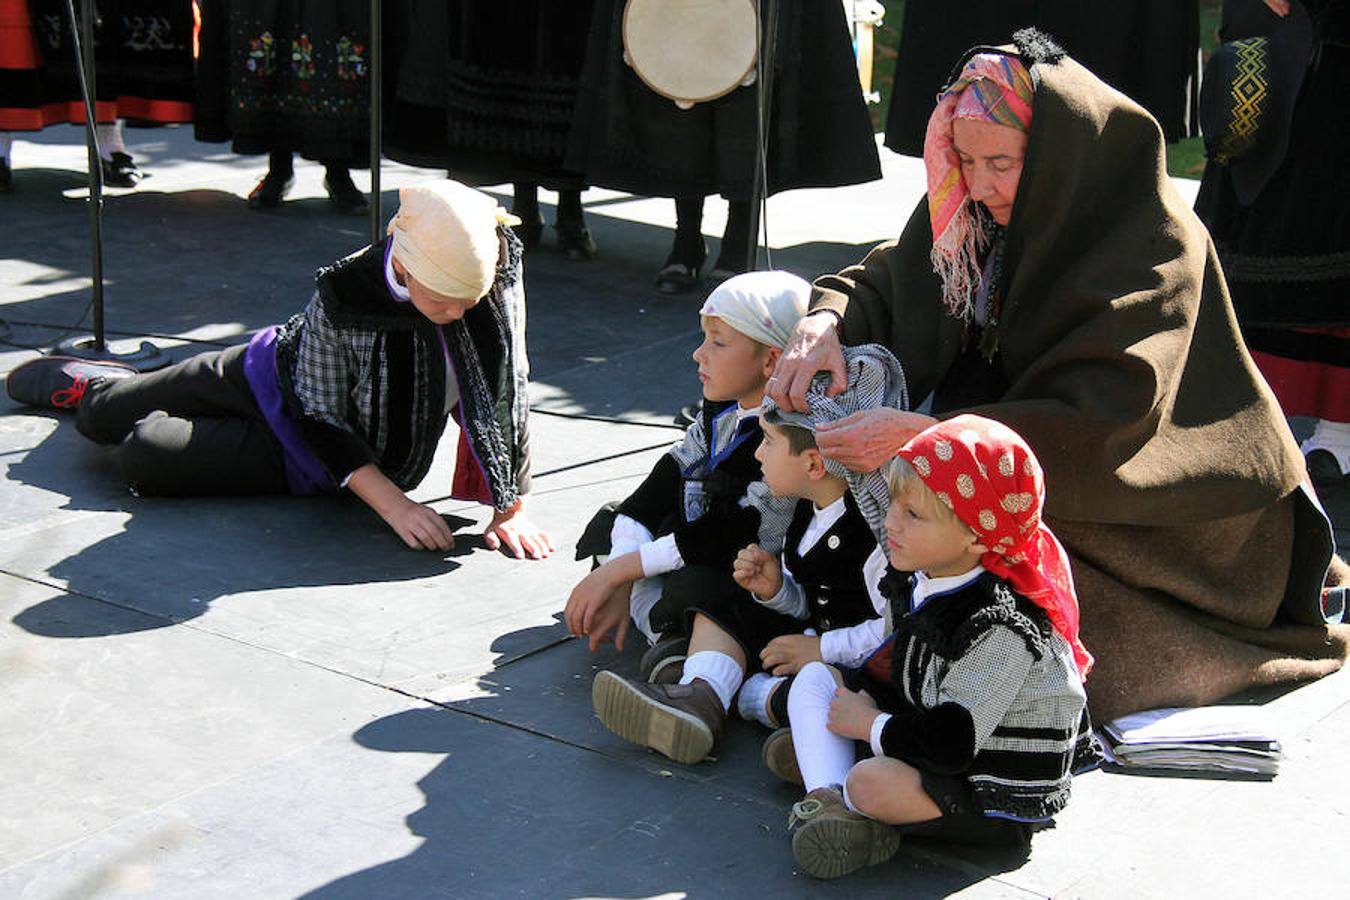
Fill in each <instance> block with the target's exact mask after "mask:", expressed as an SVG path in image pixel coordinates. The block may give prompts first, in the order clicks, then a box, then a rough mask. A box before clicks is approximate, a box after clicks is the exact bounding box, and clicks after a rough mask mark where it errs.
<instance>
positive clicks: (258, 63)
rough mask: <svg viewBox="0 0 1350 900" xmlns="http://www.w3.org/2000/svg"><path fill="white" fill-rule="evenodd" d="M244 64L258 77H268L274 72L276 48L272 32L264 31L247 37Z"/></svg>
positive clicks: (275, 67) (275, 68)
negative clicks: (253, 36) (255, 35)
mask: <svg viewBox="0 0 1350 900" xmlns="http://www.w3.org/2000/svg"><path fill="white" fill-rule="evenodd" d="M244 66H245V68H247V69H248V70H249V72H251V73H252V74H254V75H257V76H258V77H259V78H268V77H270V76H271V75H272V74H273V73H274V72H276V70H277V48H276V41H275V40H274V39H273V38H272V32H270V31H264V32H263V33H262V34H260V35H258V36H257V37H255V38H249V42H248V62H246V63H245V64H244Z"/></svg>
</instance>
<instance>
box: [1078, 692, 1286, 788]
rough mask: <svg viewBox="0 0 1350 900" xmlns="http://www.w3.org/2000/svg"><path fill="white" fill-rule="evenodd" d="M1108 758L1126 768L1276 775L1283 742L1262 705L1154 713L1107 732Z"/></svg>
mask: <svg viewBox="0 0 1350 900" xmlns="http://www.w3.org/2000/svg"><path fill="white" fill-rule="evenodd" d="M1102 736H1103V738H1104V740H1103V744H1104V745H1105V747H1106V751H1107V758H1108V760H1109V761H1110V762H1114V763H1116V764H1118V765H1120V766H1125V767H1128V768H1140V769H1165V770H1174V771H1185V772H1191V773H1194V774H1198V775H1203V774H1212V775H1225V774H1245V775H1265V776H1274V775H1275V774H1276V773H1277V772H1278V771H1279V768H1280V758H1281V752H1280V742H1279V741H1278V740H1276V738H1275V735H1274V734H1273V733H1272V729H1271V727H1270V721H1269V717H1268V716H1267V715H1266V712H1265V710H1264V709H1262V708H1261V707H1259V706H1199V707H1194V708H1175V707H1174V708H1169V709H1150V710H1147V711H1145V712H1140V713H1133V714H1131V715H1128V716H1121V717H1120V718H1119V719H1116V720H1115V721H1113V722H1111V723H1109V724H1108V725H1106V727H1105V728H1103V729H1102Z"/></svg>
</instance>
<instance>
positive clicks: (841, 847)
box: [788, 787, 900, 878]
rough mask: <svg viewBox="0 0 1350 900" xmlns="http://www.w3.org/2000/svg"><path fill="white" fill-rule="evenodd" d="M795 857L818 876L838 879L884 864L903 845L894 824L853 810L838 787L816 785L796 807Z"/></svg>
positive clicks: (790, 822)
mask: <svg viewBox="0 0 1350 900" xmlns="http://www.w3.org/2000/svg"><path fill="white" fill-rule="evenodd" d="M794 826H800V827H797V831H796V833H795V834H794V835H792V856H793V858H794V859H796V860H797V865H799V866H801V867H802V870H803V871H804V872H806V873H807V874H808V875H814V876H815V877H816V878H838V877H839V876H840V875H847V874H848V873H849V872H855V871H857V870H858V869H861V868H862V867H863V866H875V865H877V864H878V863H884V862H885V861H886V860H888V859H890V858H891V857H892V856H894V855H895V851H896V849H897V848H898V847H899V846H900V832H898V831H896V830H895V828H894V827H892V826H890V825H887V824H885V823H884V822H878V821H877V820H875V819H869V818H867V817H866V816H863V815H859V814H858V813H855V812H853V811H852V810H850V809H849V808H848V807H847V806H845V805H844V798H843V796H842V795H841V794H840V793H839V791H838V789H836V788H832V787H822V788H816V789H815V790H814V791H811V792H810V793H808V794H807V795H806V796H805V797H804V798H802V799H801V800H798V801H797V802H796V803H795V804H793V806H792V816H791V817H790V818H789V819H788V827H789V828H792V827H794Z"/></svg>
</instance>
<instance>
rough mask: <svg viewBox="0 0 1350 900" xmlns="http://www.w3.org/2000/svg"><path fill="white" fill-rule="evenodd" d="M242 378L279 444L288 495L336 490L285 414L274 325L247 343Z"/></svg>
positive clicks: (275, 327)
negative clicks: (288, 490)
mask: <svg viewBox="0 0 1350 900" xmlns="http://www.w3.org/2000/svg"><path fill="white" fill-rule="evenodd" d="M244 378H245V379H247V380H248V386H249V388H250V389H252V391H253V399H254V401H255V402H256V403H257V404H258V409H259V410H260V411H261V412H262V415H263V419H264V420H266V422H267V427H268V428H270V429H272V434H274V435H276V439H277V440H278V441H279V442H280V443H281V449H282V452H283V456H284V460H285V468H286V485H287V487H289V488H290V491H291V493H292V494H301V495H307V494H331V493H333V492H334V491H336V490H337V486H336V485H335V484H333V479H332V477H331V476H329V474H328V470H327V469H325V468H324V466H323V463H321V462H319V459H318V457H316V456H315V455H314V452H313V451H312V450H310V449H309V445H308V444H306V443H305V439H304V438H303V437H301V436H300V429H299V428H298V427H297V426H296V424H295V422H294V420H292V419H291V417H290V416H289V415H287V414H286V404H285V402H284V401H283V399H282V396H281V382H280V381H279V380H278V378H277V326H276V325H273V326H271V327H270V328H264V329H263V330H262V331H260V332H258V333H257V334H255V335H254V336H253V339H252V340H251V341H249V342H248V349H247V350H245V351H244Z"/></svg>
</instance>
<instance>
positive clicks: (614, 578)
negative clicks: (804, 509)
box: [564, 272, 811, 652]
mask: <svg viewBox="0 0 1350 900" xmlns="http://www.w3.org/2000/svg"><path fill="white" fill-rule="evenodd" d="M810 291H811V286H810V285H809V284H807V283H806V282H805V281H803V280H802V279H800V278H798V277H797V276H795V275H791V274H789V273H787V272H749V273H746V274H744V275H738V276H736V277H735V278H731V279H728V280H727V281H725V282H723V283H722V284H721V285H720V286H719V287H718V288H717V289H716V290H714V291H713V292H712V294H711V295H709V297H708V299H707V301H706V302H705V303H704V304H703V307H702V309H700V310H699V318H700V320H701V324H702V328H703V335H704V339H703V343H702V344H700V345H699V347H698V349H697V350H695V351H694V361H695V362H697V363H698V376H699V381H700V382H701V383H702V385H703V398H704V403H703V411H702V414H701V416H700V418H699V419H698V420H697V421H695V422H694V423H693V424H692V425H691V426H690V427H689V430H688V431H686V432H685V435H684V439H683V440H682V441H680V443H678V444H676V445H675V446H673V447H672V448H671V449H670V451H669V452H668V453H666V454H665V455H664V456H662V457H661V459H660V461H658V462H657V464H656V466H655V467H654V468H653V469H652V471H651V474H649V475H648V476H647V478H646V479H645V480H644V481H643V482H642V484H640V485H639V486H638V488H637V490H636V491H634V492H633V494H632V495H631V496H629V497H628V499H626V500H624V501H623V502H622V503H620V504H619V505H618V507H617V510H613V509H602V510H601V511H600V512H599V513H597V514H596V516H595V518H594V519H592V520H591V523H590V524H589V525H588V526H587V527H586V532H585V533H584V534H583V535H582V538H581V540H580V541H578V542H577V558H578V559H584V558H586V557H588V556H594V557H597V558H598V559H599V558H603V557H605V556H607V557H608V559H607V560H606V561H605V562H604V563H603V564H602V565H600V566H598V567H597V568H595V569H594V570H592V571H591V573H590V574H589V575H587V576H586V577H585V578H583V579H582V580H581V581H580V582H579V583H578V584H577V586H576V587H575V588H573V590H572V593H571V596H569V597H568V599H567V607H566V610H565V613H564V618H565V621H566V623H567V627H568V629H569V630H570V631H571V632H572V633H573V634H576V635H585V636H587V637H588V638H589V643H590V648H591V651H592V652H594V651H595V649H596V648H597V647H598V646H599V645H600V643H601V642H602V641H604V640H607V639H609V638H610V636H611V635H612V636H613V640H614V643H615V645H616V646H617V647H618V648H619V649H622V648H623V643H624V639H625V636H626V635H627V633H628V627H629V623H630V621H631V623H632V624H634V625H636V626H637V628H638V630H639V631H640V632H642V634H643V635H644V637H646V639H647V640H648V641H649V642H655V640H656V637H657V635H658V633H661V632H664V631H669V630H670V629H671V628H673V627H678V623H675V622H673V621H666V620H662V619H660V618H659V617H657V618H656V620H655V621H653V608H654V607H655V606H656V604H657V601H658V600H661V599H662V597H663V595H664V596H665V597H666V599H667V600H668V601H669V604H670V606H671V608H673V609H680V608H683V606H684V605H687V604H688V603H689V602H690V601H691V600H692V598H695V597H698V596H701V595H704V594H708V593H722V592H739V588H737V587H736V583H735V582H734V581H732V578H731V561H732V559H733V558H734V557H735V555H736V551H737V549H739V548H740V547H743V546H745V545H746V544H748V543H754V542H755V541H759V542H760V543H763V544H765V545H766V546H772V547H774V548H777V547H779V546H781V545H782V541H783V533H784V531H786V529H787V523H788V520H789V519H790V517H791V512H792V504H791V501H784V500H782V499H779V498H775V497H773V496H772V494H771V493H770V492H769V490H768V488H767V487H765V486H764V485H763V484H762V483H760V481H759V478H760V474H759V464H758V463H757V462H756V461H755V456H754V454H755V451H756V450H757V449H758V447H759V441H760V427H759V405H760V403H761V401H762V400H763V399H764V386H765V384H766V382H767V381H768V379H769V376H770V375H771V374H772V373H773V370H774V366H775V365H776V364H777V362H778V357H779V354H780V353H781V352H782V348H783V346H784V344H785V343H786V342H787V339H788V335H790V334H791V333H792V328H793V326H794V325H795V324H796V323H797V320H798V319H800V318H801V317H802V315H803V313H805V311H806V299H807V297H808V296H809V295H810Z"/></svg>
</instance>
